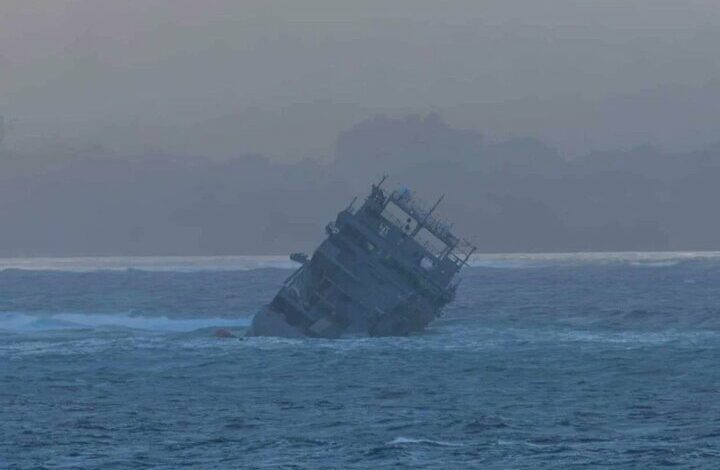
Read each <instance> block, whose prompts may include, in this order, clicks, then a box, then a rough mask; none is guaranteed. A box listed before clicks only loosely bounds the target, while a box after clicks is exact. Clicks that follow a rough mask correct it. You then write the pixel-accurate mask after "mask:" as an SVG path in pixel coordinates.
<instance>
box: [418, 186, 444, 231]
mask: <svg viewBox="0 0 720 470" xmlns="http://www.w3.org/2000/svg"><path fill="white" fill-rule="evenodd" d="M443 199H445V195H444V194H443V195H442V196H440V199H438V200H437V202H436V203H435V204H433V206H432V208H431V209H430V210H429V211H428V213H427V214H425V217H423V219H422V221H421V222H420V223H419V224H418V226H417V227H415V230H414V231H413V233H412V236H413V237H414V236H415V235H416V234H417V233H418V232H419V231H420V229H421V228H423V227H424V226H425V222H427V220H428V219H429V218H430V214H432V213H433V212H434V211H435V209H437V206H439V205H440V203H441V202H442V200H443Z"/></svg>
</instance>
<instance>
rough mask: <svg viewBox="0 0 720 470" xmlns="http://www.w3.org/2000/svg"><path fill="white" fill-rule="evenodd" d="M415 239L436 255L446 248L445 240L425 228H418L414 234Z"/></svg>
mask: <svg viewBox="0 0 720 470" xmlns="http://www.w3.org/2000/svg"><path fill="white" fill-rule="evenodd" d="M415 240H416V241H417V242H418V243H420V244H421V245H422V246H424V247H425V248H427V249H428V250H429V251H430V252H431V253H432V254H434V255H436V256H439V255H440V254H441V253H443V252H444V251H445V250H446V249H447V245H446V244H445V242H444V241H442V240H440V239H439V238H438V237H436V236H435V235H433V234H432V232H430V230H428V229H426V228H422V229H420V231H419V232H418V233H417V235H415Z"/></svg>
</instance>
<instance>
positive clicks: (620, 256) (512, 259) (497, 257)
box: [468, 251, 720, 269]
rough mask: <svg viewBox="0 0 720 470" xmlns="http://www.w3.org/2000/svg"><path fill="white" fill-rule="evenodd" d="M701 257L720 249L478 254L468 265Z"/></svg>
mask: <svg viewBox="0 0 720 470" xmlns="http://www.w3.org/2000/svg"><path fill="white" fill-rule="evenodd" d="M699 260H717V261H720V251H675V252H670V251H658V252H603V253H595V252H593V253H511V254H502V253H498V254H478V255H473V256H472V257H471V258H470V260H469V262H468V264H469V265H470V266H473V267H487V268H505V269H512V268H527V267H541V266H557V265H576V264H629V265H631V266H639V267H668V266H674V265H676V264H678V263H681V262H683V261H699Z"/></svg>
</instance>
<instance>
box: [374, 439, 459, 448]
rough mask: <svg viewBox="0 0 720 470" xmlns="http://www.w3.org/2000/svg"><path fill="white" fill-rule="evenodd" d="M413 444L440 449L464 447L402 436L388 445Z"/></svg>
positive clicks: (455, 443)
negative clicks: (439, 447) (438, 447)
mask: <svg viewBox="0 0 720 470" xmlns="http://www.w3.org/2000/svg"><path fill="white" fill-rule="evenodd" d="M413 444H425V445H433V446H441V447H462V446H463V445H464V444H461V443H459V442H448V441H435V440H432V439H415V438H412V437H402V436H400V437H396V438H395V439H393V440H392V441H390V442H388V445H391V446H400V445H413Z"/></svg>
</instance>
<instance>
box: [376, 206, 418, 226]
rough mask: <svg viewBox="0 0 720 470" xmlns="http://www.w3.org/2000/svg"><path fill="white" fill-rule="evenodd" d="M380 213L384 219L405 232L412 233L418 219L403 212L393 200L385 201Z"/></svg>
mask: <svg viewBox="0 0 720 470" xmlns="http://www.w3.org/2000/svg"><path fill="white" fill-rule="evenodd" d="M381 215H382V216H383V218H385V220H387V221H388V222H390V223H392V224H393V225H396V226H397V227H399V228H400V229H401V230H402V231H403V232H405V233H406V234H410V233H412V232H413V231H414V230H415V228H416V227H417V225H418V221H417V220H415V218H414V217H413V216H411V215H410V214H408V213H407V212H405V211H404V210H403V209H402V208H401V207H400V206H398V205H397V204H395V203H394V202H393V201H389V202H388V203H387V205H386V206H385V209H383V211H382V214H381Z"/></svg>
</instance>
